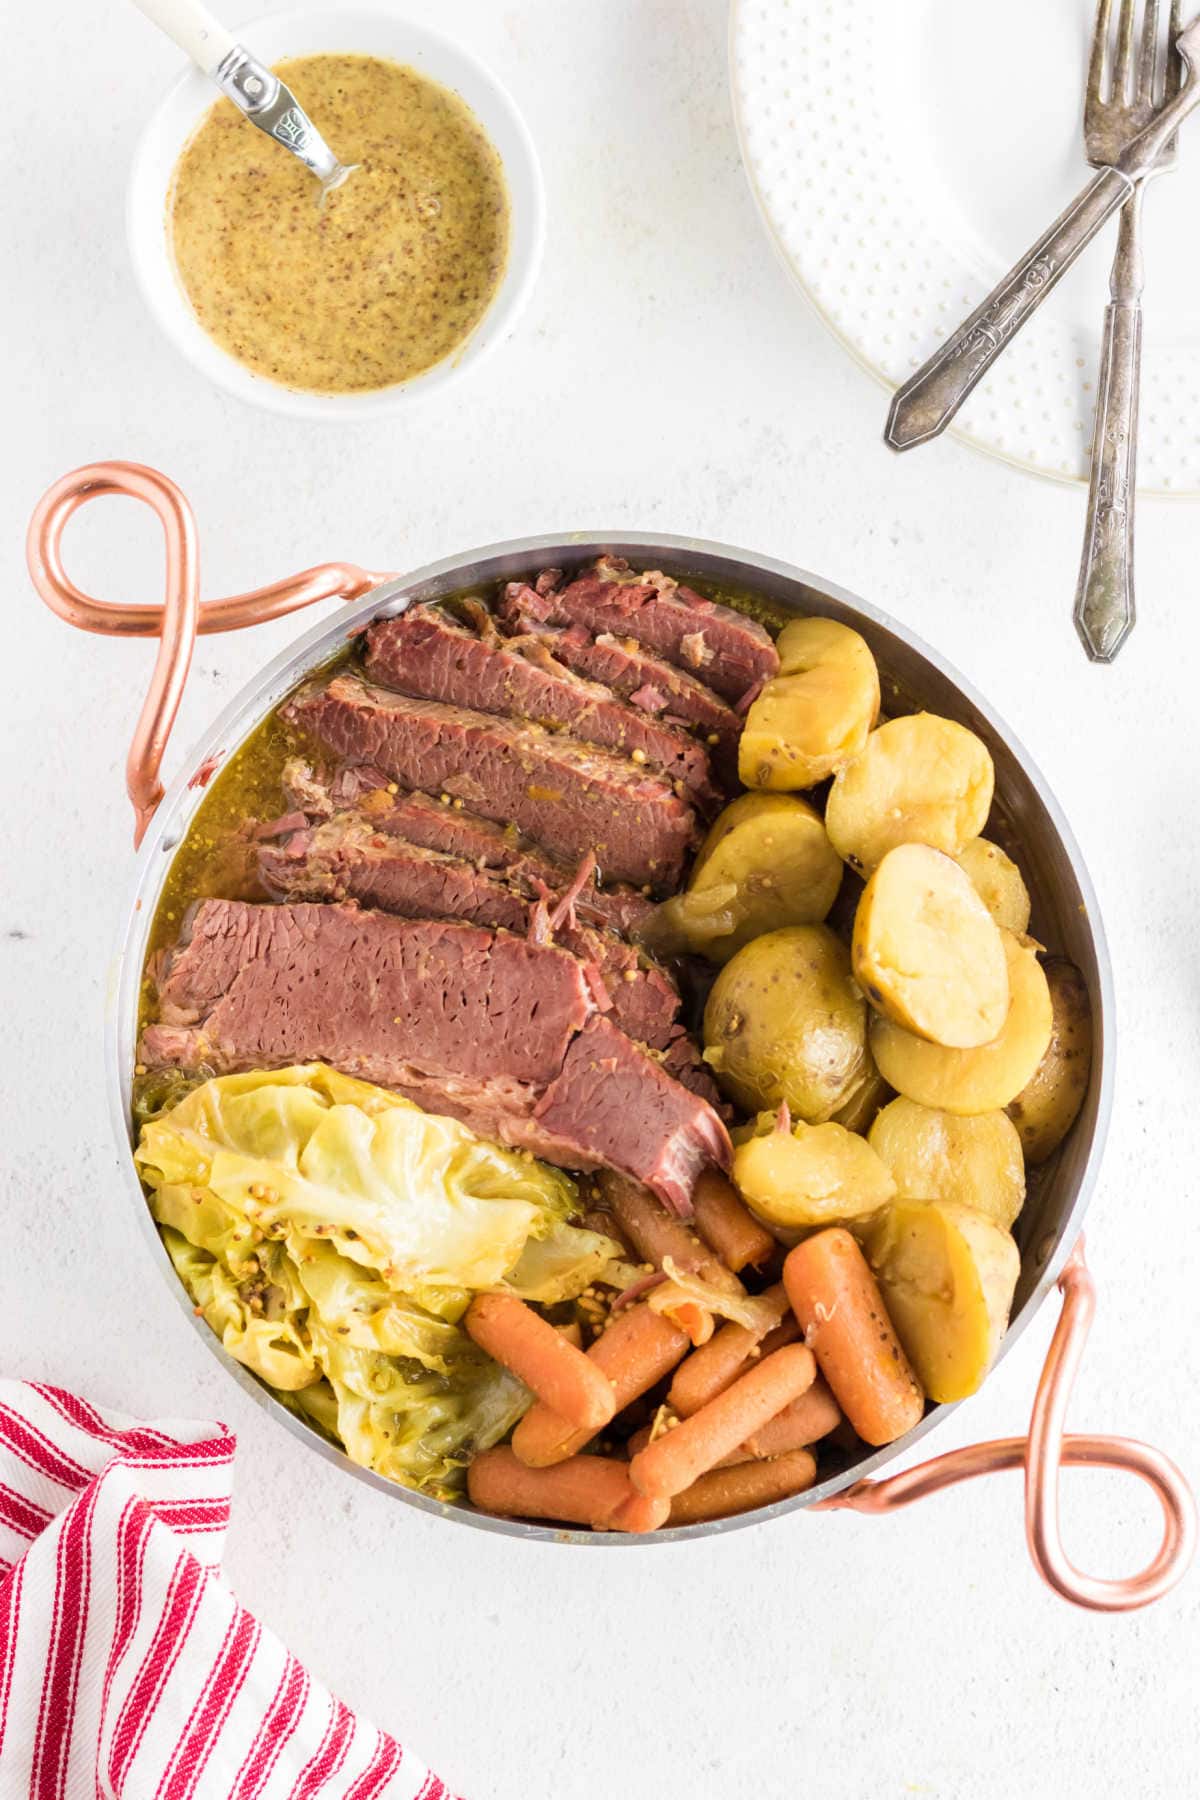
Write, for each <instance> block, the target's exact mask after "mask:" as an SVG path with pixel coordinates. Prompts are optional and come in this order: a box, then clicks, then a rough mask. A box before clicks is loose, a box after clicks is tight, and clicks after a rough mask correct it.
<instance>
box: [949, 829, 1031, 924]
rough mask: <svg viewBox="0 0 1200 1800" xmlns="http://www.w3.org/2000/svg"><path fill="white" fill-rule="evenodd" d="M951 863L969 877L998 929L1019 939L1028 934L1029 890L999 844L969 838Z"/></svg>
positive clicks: (1010, 858) (982, 839) (1015, 866)
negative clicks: (1025, 933) (1011, 932)
mask: <svg viewBox="0 0 1200 1800" xmlns="http://www.w3.org/2000/svg"><path fill="white" fill-rule="evenodd" d="M954 860H955V862H957V864H958V866H959V868H960V869H962V870H963V871H964V872H965V873H966V874H967V875H969V876H970V878H971V881H972V883H973V884H974V887H975V891H976V893H977V894H978V895H979V898H980V899H981V900H982V901H983V904H984V905H985V906H986V907H987V909H988V911H989V912H990V913H991V915H992V917H993V919H995V921H996V923H997V925H1002V926H1003V927H1004V929H1005V931H1015V932H1016V934H1017V936H1018V937H1020V936H1021V935H1022V934H1023V933H1024V932H1026V931H1028V930H1029V914H1030V910H1031V909H1030V904H1029V889H1028V888H1027V887H1026V886H1025V879H1024V877H1023V875H1022V874H1021V871H1020V869H1018V867H1017V865H1016V863H1015V862H1014V861H1013V860H1012V857H1011V856H1006V855H1005V854H1004V851H1003V850H1001V848H1000V846H999V844H992V843H989V842H988V840H987V838H972V839H971V842H970V843H969V844H967V845H965V846H964V848H963V849H962V850H961V851H960V852H959V854H958V856H956V857H955V859H954Z"/></svg>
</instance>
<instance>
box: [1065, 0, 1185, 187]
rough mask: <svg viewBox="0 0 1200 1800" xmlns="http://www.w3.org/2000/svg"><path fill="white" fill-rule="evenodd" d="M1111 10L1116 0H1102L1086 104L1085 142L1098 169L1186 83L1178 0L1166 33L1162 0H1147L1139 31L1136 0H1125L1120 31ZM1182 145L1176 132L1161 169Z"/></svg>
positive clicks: (1163, 154)
mask: <svg viewBox="0 0 1200 1800" xmlns="http://www.w3.org/2000/svg"><path fill="white" fill-rule="evenodd" d="M1112 12H1113V3H1112V0H1099V5H1098V6H1097V8H1096V23H1095V27H1094V30H1093V33H1092V53H1091V58H1090V61H1089V63H1088V73H1087V86H1086V90H1085V99H1084V108H1083V139H1084V146H1085V149H1086V152H1087V159H1088V161H1089V162H1090V163H1091V164H1092V167H1093V168H1102V167H1104V166H1105V165H1111V164H1113V163H1115V162H1116V161H1117V160H1118V159H1119V157H1120V155H1121V153H1122V151H1123V150H1124V149H1125V147H1126V145H1127V144H1128V143H1129V142H1130V140H1131V139H1132V138H1135V137H1136V136H1137V134H1138V132H1139V131H1144V130H1145V128H1146V126H1147V125H1149V124H1150V122H1151V120H1152V119H1153V117H1154V115H1155V113H1156V112H1157V111H1158V110H1159V108H1160V107H1161V106H1163V105H1165V103H1166V102H1167V101H1168V100H1170V99H1172V98H1173V96H1174V95H1175V94H1177V93H1178V92H1179V89H1180V87H1181V85H1182V82H1183V58H1182V57H1181V56H1180V54H1179V52H1178V50H1177V49H1176V47H1175V44H1176V39H1177V38H1178V37H1179V35H1180V31H1181V25H1180V19H1179V0H1172V5H1171V10H1170V17H1169V20H1168V24H1167V29H1166V33H1165V34H1163V33H1162V32H1160V29H1159V16H1160V13H1161V6H1160V0H1145V9H1144V11H1143V14H1142V29H1141V32H1140V34H1138V33H1137V32H1136V24H1137V18H1136V13H1137V8H1136V4H1135V0H1121V6H1120V11H1119V13H1118V16H1117V22H1116V27H1115V30H1114V29H1112ZM1135 37H1136V38H1137V44H1136V48H1135ZM1178 144H1179V138H1178V133H1173V134H1172V135H1171V137H1169V138H1168V139H1167V141H1166V143H1165V144H1164V145H1163V147H1162V149H1161V150H1160V151H1159V152H1158V155H1157V156H1156V158H1155V167H1156V168H1159V169H1163V168H1166V167H1167V166H1168V165H1169V164H1171V163H1173V162H1174V161H1175V157H1176V153H1177V150H1178Z"/></svg>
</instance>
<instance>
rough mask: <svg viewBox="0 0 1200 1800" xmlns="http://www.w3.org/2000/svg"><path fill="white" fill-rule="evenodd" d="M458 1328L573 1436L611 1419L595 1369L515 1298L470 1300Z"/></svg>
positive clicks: (605, 1387) (607, 1393) (608, 1395)
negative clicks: (574, 1431) (570, 1427)
mask: <svg viewBox="0 0 1200 1800" xmlns="http://www.w3.org/2000/svg"><path fill="white" fill-rule="evenodd" d="M463 1324H464V1325H465V1326H466V1328H467V1333H468V1335H469V1336H470V1337H472V1338H473V1339H474V1340H475V1342H476V1343H477V1344H478V1345H479V1348H480V1349H481V1350H486V1351H487V1353H488V1355H489V1356H494V1357H495V1359H496V1361H497V1362H498V1363H503V1364H504V1367H505V1368H506V1369H511V1370H512V1373H513V1374H514V1375H515V1376H516V1377H517V1378H518V1380H520V1381H523V1382H524V1383H525V1386H526V1387H527V1388H529V1389H530V1390H531V1391H532V1392H533V1393H535V1394H536V1395H537V1397H538V1399H539V1400H544V1401H545V1402H546V1405H547V1406H550V1407H553V1409H554V1411H555V1412H556V1413H558V1414H559V1415H560V1417H562V1418H564V1419H567V1420H569V1421H570V1423H571V1424H572V1425H574V1426H575V1427H576V1429H577V1430H579V1431H589V1432H590V1431H599V1429H600V1427H601V1426H602V1425H607V1424H608V1421H609V1420H610V1419H611V1418H612V1416H613V1411H614V1405H613V1393H612V1388H611V1387H610V1386H609V1384H608V1382H607V1381H606V1379H605V1377H604V1376H603V1375H602V1374H601V1373H600V1371H599V1369H598V1368H597V1367H596V1365H595V1363H591V1362H589V1361H588V1359H587V1357H586V1356H585V1355H584V1354H583V1351H582V1350H577V1349H576V1348H575V1346H574V1344H570V1343H568V1342H567V1340H566V1338H565V1337H564V1336H563V1334H562V1332H561V1331H556V1330H555V1328H554V1326H553V1325H551V1324H550V1323H549V1321H548V1320H546V1319H543V1318H542V1317H541V1316H540V1315H539V1314H538V1313H535V1312H534V1310H533V1308H532V1307H531V1306H526V1304H525V1302H524V1301H523V1300H518V1298H517V1296H516V1295H515V1294H476V1296H475V1298H474V1299H473V1300H472V1302H471V1304H470V1306H469V1307H468V1308H467V1313H466V1317H465V1318H464V1320H463Z"/></svg>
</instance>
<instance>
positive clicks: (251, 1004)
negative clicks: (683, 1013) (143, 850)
mask: <svg viewBox="0 0 1200 1800" xmlns="http://www.w3.org/2000/svg"><path fill="white" fill-rule="evenodd" d="M158 993H159V1008H160V1014H161V1017H162V1019H163V1021H164V1022H165V1023H166V1024H167V1025H172V1026H175V1025H185V1026H193V1027H195V1029H196V1031H197V1033H198V1035H199V1038H200V1039H201V1040H202V1041H203V1044H204V1046H205V1052H204V1054H203V1056H202V1058H201V1060H203V1061H204V1062H205V1063H207V1064H208V1065H210V1066H211V1067H214V1068H219V1069H230V1070H232V1069H246V1068H271V1067H272V1066H278V1065H281V1064H285V1063H292V1062H310V1061H313V1060H320V1061H323V1062H330V1063H335V1064H336V1065H337V1067H338V1068H340V1069H344V1070H345V1071H346V1072H347V1073H348V1074H352V1075H353V1074H362V1075H363V1076H365V1078H366V1079H367V1080H369V1081H377V1082H379V1083H380V1084H381V1085H383V1086H389V1087H390V1086H392V1085H395V1084H396V1083H397V1082H398V1081H399V1080H402V1078H403V1075H402V1072H403V1071H404V1070H405V1069H407V1068H409V1067H412V1066H416V1067H417V1068H423V1069H425V1070H427V1071H431V1072H434V1073H446V1074H453V1075H459V1076H465V1077H467V1078H468V1079H478V1078H484V1079H487V1078H490V1077H492V1076H498V1077H501V1078H502V1079H505V1080H509V1081H514V1082H527V1083H534V1084H536V1085H538V1086H543V1085H545V1084H546V1083H547V1082H549V1081H552V1080H553V1079H554V1077H555V1076H556V1075H557V1073H558V1071H559V1070H560V1069H561V1067H562V1063H563V1058H564V1057H565V1055H566V1052H567V1047H568V1045H569V1044H570V1042H571V1040H572V1038H573V1037H574V1036H575V1034H576V1033H577V1032H578V1031H580V1030H581V1029H582V1027H583V1026H584V1024H585V1023H586V1022H587V1020H588V1019H589V1018H590V1017H591V1015H592V1014H593V1013H594V1012H595V1010H596V1002H595V998H594V996H593V993H592V990H591V987H590V985H589V983H588V980H587V975H586V972H585V969H584V966H583V964H582V963H580V961H579V960H578V958H577V957H574V956H572V955H570V954H569V952H567V951H565V950H558V949H555V948H554V947H552V946H546V945H541V944H530V943H527V942H526V941H525V940H524V939H523V938H519V937H515V936H512V935H511V934H509V933H507V932H496V931H486V930H482V929H479V928H477V927H475V926H472V925H459V924H450V923H447V922H446V921H444V920H440V919H399V918H393V917H391V916H390V915H389V914H387V913H382V912H362V911H360V910H359V909H358V907H356V906H320V905H306V904H300V905H295V906H254V905H250V904H248V903H247V902H245V901H239V900H204V901H202V902H201V903H200V905H199V907H198V908H197V909H196V914H195V917H194V919H193V920H192V923H191V934H190V937H189V939H188V941H187V942H186V943H185V944H183V945H181V946H180V947H179V949H177V951H176V952H175V954H174V955H173V956H172V957H171V959H170V965H169V967H168V969H167V970H166V972H165V974H164V975H163V977H162V979H161V981H160V983H159V990H158ZM146 1037H147V1038H149V1037H150V1032H149V1031H147V1033H146ZM152 1041H153V1040H152Z"/></svg>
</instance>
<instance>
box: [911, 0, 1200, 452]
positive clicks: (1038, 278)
mask: <svg viewBox="0 0 1200 1800" xmlns="http://www.w3.org/2000/svg"><path fill="white" fill-rule="evenodd" d="M1175 45H1176V49H1177V51H1178V53H1179V55H1180V56H1181V57H1182V58H1183V61H1184V62H1185V64H1186V65H1187V69H1188V76H1189V79H1188V80H1187V81H1186V82H1185V83H1184V84H1183V86H1182V87H1181V88H1180V89H1179V91H1178V93H1176V94H1174V95H1173V96H1172V98H1171V99H1170V100H1168V101H1167V102H1166V103H1165V104H1164V105H1163V106H1161V107H1160V108H1159V109H1158V111H1157V112H1155V113H1154V114H1153V116H1152V117H1151V119H1150V122H1149V124H1148V125H1146V126H1145V128H1144V129H1143V130H1141V131H1139V132H1138V133H1137V134H1136V136H1135V137H1133V138H1132V139H1131V140H1130V142H1129V143H1128V144H1126V146H1125V148H1124V149H1123V150H1122V151H1121V154H1120V156H1119V157H1118V158H1117V159H1116V161H1115V162H1113V163H1110V164H1107V165H1106V166H1105V167H1103V168H1101V169H1099V170H1098V171H1097V173H1096V174H1095V175H1093V176H1092V179H1091V180H1090V181H1089V182H1088V185H1087V186H1086V187H1085V188H1084V189H1083V191H1082V192H1081V193H1079V194H1077V195H1076V196H1075V198H1074V200H1072V202H1071V204H1070V205H1069V206H1068V207H1067V208H1066V210H1065V211H1064V212H1062V213H1060V214H1059V216H1058V218H1057V219H1055V221H1054V223H1053V225H1051V226H1050V228H1049V229H1048V230H1047V231H1044V232H1043V233H1042V235H1041V237H1040V238H1039V239H1038V241H1037V243H1036V244H1033V245H1032V246H1031V247H1030V248H1029V249H1028V250H1027V251H1026V252H1025V254H1024V256H1023V257H1022V258H1021V259H1020V261H1019V262H1017V263H1014V265H1013V267H1012V268H1011V269H1010V270H1009V271H1008V274H1007V275H1004V276H1002V277H1001V279H1000V281H998V282H997V284H996V286H995V287H994V288H993V289H992V291H991V293H990V294H989V295H988V296H987V298H986V299H985V300H982V301H980V303H979V305H978V306H977V307H976V308H975V311H974V312H973V313H972V314H971V316H970V318H968V319H964V320H963V322H962V324H961V325H960V326H959V327H958V329H957V331H954V332H952V333H951V334H950V336H949V337H948V338H947V339H946V341H945V343H943V344H942V345H941V347H940V348H939V349H937V350H935V351H934V353H933V355H932V356H931V357H930V358H929V360H928V361H927V362H925V363H923V364H922V366H921V367H920V368H919V369H918V370H917V372H916V374H915V375H911V376H910V377H909V379H908V380H907V381H906V382H905V383H904V385H903V387H901V388H898V389H897V390H896V393H895V395H894V396H893V398H892V404H891V409H890V411H889V413H888V420H887V425H886V427H885V429H884V434H883V435H884V439H885V441H886V442H887V443H888V444H889V445H890V446H891V448H892V449H893V450H912V449H915V447H916V446H917V445H918V444H927V443H929V441H930V439H931V438H935V437H937V435H938V433H939V432H941V431H944V430H945V429H946V427H947V425H948V424H949V423H950V421H951V419H952V418H953V417H954V415H955V413H956V412H957V411H958V409H959V407H960V406H961V405H962V403H963V401H964V400H965V399H966V398H967V396H968V394H970V393H972V392H973V391H974V389H975V388H976V387H977V386H978V384H979V382H980V381H982V379H983V377H984V376H985V375H986V374H987V372H988V370H989V369H990V368H991V366H992V364H993V363H994V362H995V361H996V358H997V357H998V356H1002V355H1003V354H1004V351H1005V350H1006V349H1007V347H1008V345H1009V344H1010V343H1011V342H1012V340H1013V338H1014V337H1015V336H1016V334H1017V332H1018V331H1020V329H1021V327H1022V325H1024V324H1025V322H1026V320H1027V319H1029V318H1030V316H1031V315H1032V314H1033V313H1034V312H1036V310H1037V308H1038V307H1039V306H1040V305H1041V304H1042V302H1043V301H1044V300H1045V299H1046V297H1047V295H1048V294H1051V293H1053V291H1054V289H1055V287H1056V286H1057V285H1058V282H1059V281H1060V280H1061V278H1062V276H1063V275H1065V274H1066V272H1067V270H1068V269H1069V268H1070V267H1071V264H1072V263H1073V262H1074V261H1075V259H1076V257H1077V256H1078V255H1079V254H1080V252H1081V251H1082V250H1083V249H1084V248H1085V247H1086V246H1087V245H1088V244H1090V243H1091V241H1092V239H1093V238H1094V237H1095V235H1096V233H1097V232H1098V231H1099V230H1100V228H1101V226H1102V225H1103V224H1104V223H1105V221H1106V220H1107V219H1110V218H1111V217H1112V215H1113V214H1114V213H1115V212H1116V211H1117V209H1118V208H1119V207H1121V206H1124V204H1125V202H1126V201H1127V200H1128V199H1129V197H1130V195H1131V194H1132V192H1133V189H1134V187H1135V186H1136V184H1137V182H1138V181H1139V180H1140V179H1141V178H1142V176H1143V174H1144V173H1145V172H1146V170H1147V169H1149V168H1152V167H1153V166H1154V163H1155V161H1156V160H1157V157H1158V154H1159V152H1160V150H1161V149H1162V147H1163V145H1164V144H1165V143H1166V141H1167V139H1168V138H1170V137H1174V135H1175V133H1176V131H1177V130H1178V129H1179V127H1180V125H1182V123H1183V121H1184V119H1186V118H1187V116H1188V114H1189V113H1192V112H1194V111H1195V110H1196V108H1197V106H1200V13H1198V14H1197V15H1196V17H1195V18H1193V19H1192V20H1191V21H1190V23H1189V24H1187V25H1185V26H1184V28H1183V30H1182V31H1181V32H1180V34H1179V36H1178V37H1177V38H1176V40H1175Z"/></svg>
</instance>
